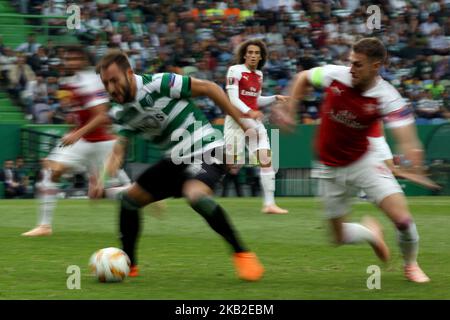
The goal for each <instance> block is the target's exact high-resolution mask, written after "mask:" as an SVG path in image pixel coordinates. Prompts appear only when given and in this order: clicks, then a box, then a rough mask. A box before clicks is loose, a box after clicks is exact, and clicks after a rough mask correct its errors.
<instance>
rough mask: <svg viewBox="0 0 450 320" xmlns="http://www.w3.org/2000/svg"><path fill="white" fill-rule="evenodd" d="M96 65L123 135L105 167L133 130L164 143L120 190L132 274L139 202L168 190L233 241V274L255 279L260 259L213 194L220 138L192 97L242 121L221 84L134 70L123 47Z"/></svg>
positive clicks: (220, 169) (111, 166)
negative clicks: (203, 99) (160, 152)
mask: <svg viewBox="0 0 450 320" xmlns="http://www.w3.org/2000/svg"><path fill="white" fill-rule="evenodd" d="M97 72H98V73H99V74H100V77H101V79H102V81H103V84H104V85H105V88H106V90H107V91H108V93H109V94H110V96H111V98H112V100H113V102H114V103H113V106H112V108H111V110H110V115H111V117H112V118H113V121H114V122H115V123H116V124H117V125H118V126H119V128H120V129H119V130H118V133H119V135H120V136H121V138H119V139H118V142H117V143H116V145H115V146H114V149H113V152H112V153H111V155H110V157H109V159H108V161H107V162H106V164H105V172H107V173H108V174H109V175H115V173H116V172H117V170H118V169H119V168H120V167H121V165H122V162H123V158H124V155H125V146H126V143H127V140H128V138H129V137H130V136H133V135H140V136H142V137H144V138H145V139H148V140H150V141H152V142H153V143H155V144H157V145H159V146H160V147H161V148H162V149H163V150H164V151H165V157H164V158H163V159H162V160H161V161H159V162H158V163H156V164H155V165H153V166H151V167H150V168H148V169H147V170H146V171H145V172H144V173H142V174H141V175H140V176H139V177H138V179H137V180H136V182H135V183H134V184H133V185H132V186H131V187H130V188H129V189H128V190H127V191H126V192H124V193H123V195H122V197H121V209H120V232H121V240H122V245H123V249H124V251H125V252H126V253H127V254H128V256H129V257H130V260H131V264H132V268H131V273H130V275H131V276H135V275H137V266H136V257H135V249H136V242H137V238H138V233H139V209H140V208H142V207H144V206H146V205H148V204H149V203H152V202H155V201H159V200H162V199H165V198H168V197H185V198H186V199H187V201H188V203H189V205H190V206H191V207H192V208H193V209H194V210H195V211H197V212H198V213H199V214H200V215H201V216H202V217H203V218H204V219H205V220H206V221H207V222H208V224H209V225H210V226H211V228H212V229H213V230H214V231H216V232H217V233H218V234H219V235H221V236H222V237H223V238H224V239H225V240H226V241H227V242H228V243H229V245H230V246H231V248H232V249H233V251H234V254H233V260H234V263H235V267H236V270H237V274H238V277H239V278H241V279H244V280H249V281H256V280H259V279H260V278H261V277H262V275H263V273H264V268H263V266H262V265H261V264H260V262H259V261H258V258H257V257H256V255H255V254H254V253H252V252H250V251H249V250H248V249H246V248H245V246H244V245H243V244H242V242H241V241H240V239H239V238H238V236H237V234H236V232H235V231H234V230H233V227H232V225H231V223H230V222H229V219H228V217H227V215H226V213H225V211H224V210H223V208H222V207H221V206H220V205H218V204H217V203H216V202H215V201H214V200H213V199H212V198H211V196H212V194H213V188H214V185H215V184H216V182H217V181H219V180H220V179H221V177H222V176H223V173H224V171H225V170H224V169H225V164H224V161H223V160H224V159H223V156H222V154H223V150H222V148H223V145H224V141H223V139H222V137H221V135H220V133H219V134H218V133H217V132H216V131H215V130H214V128H212V126H211V124H210V123H209V122H208V121H207V119H206V117H205V116H204V115H203V113H202V112H201V110H199V109H197V107H196V106H195V104H194V103H193V102H192V101H191V100H190V99H189V98H190V97H195V96H207V97H209V98H211V99H212V100H213V101H214V102H215V103H216V104H217V105H218V106H219V107H221V108H222V109H223V110H224V112H226V113H229V114H230V115H231V116H232V117H233V118H234V119H235V120H236V121H237V123H241V122H240V121H239V117H240V114H239V112H238V111H237V110H236V109H235V108H234V107H233V106H232V105H231V103H230V102H229V100H228V97H227V96H226V94H225V93H224V92H223V90H222V89H221V88H220V87H219V86H218V85H216V84H215V83H213V82H210V81H203V80H199V79H195V78H191V77H186V76H181V75H177V74H173V73H160V74H154V75H144V76H138V75H136V74H134V72H133V70H132V68H131V66H130V64H129V62H128V59H127V56H126V55H125V54H124V53H122V52H111V53H109V54H107V55H106V56H104V57H103V58H102V60H101V61H100V62H99V64H98V65H97ZM244 129H245V128H244Z"/></svg>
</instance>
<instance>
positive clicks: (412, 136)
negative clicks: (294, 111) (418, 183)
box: [391, 123, 423, 173]
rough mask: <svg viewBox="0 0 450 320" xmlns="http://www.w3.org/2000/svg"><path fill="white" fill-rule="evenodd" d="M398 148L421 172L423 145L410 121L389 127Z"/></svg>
mask: <svg viewBox="0 0 450 320" xmlns="http://www.w3.org/2000/svg"><path fill="white" fill-rule="evenodd" d="M391 131H392V134H393V135H394V139H395V141H396V142H397V148H398V150H399V151H400V152H401V153H402V154H404V155H405V157H406V159H408V160H409V161H411V164H412V166H413V168H415V169H416V170H417V171H418V172H417V173H422V168H423V147H422V143H421V142H420V140H419V138H418V137H417V132H416V126H415V125H414V124H413V123H411V124H408V125H405V126H401V127H394V128H391Z"/></svg>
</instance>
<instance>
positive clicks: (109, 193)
mask: <svg viewBox="0 0 450 320" xmlns="http://www.w3.org/2000/svg"><path fill="white" fill-rule="evenodd" d="M130 186H131V184H127V185H125V186H121V187H112V188H107V189H105V198H107V199H112V200H119V199H120V194H121V193H122V192H123V191H125V190H127V189H128V188H129V187H130Z"/></svg>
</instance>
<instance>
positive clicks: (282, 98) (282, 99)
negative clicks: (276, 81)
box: [275, 94, 290, 102]
mask: <svg viewBox="0 0 450 320" xmlns="http://www.w3.org/2000/svg"><path fill="white" fill-rule="evenodd" d="M289 98H290V97H289V96H282V95H279V94H277V95H276V96H275V100H276V101H278V102H288V101H289Z"/></svg>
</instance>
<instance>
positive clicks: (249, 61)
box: [224, 40, 288, 214]
mask: <svg viewBox="0 0 450 320" xmlns="http://www.w3.org/2000/svg"><path fill="white" fill-rule="evenodd" d="M236 58H237V59H236V60H237V62H238V63H239V64H237V65H233V66H231V67H230V68H229V69H228V72H227V86H226V89H227V93H228V97H229V98H230V101H231V103H232V104H233V105H234V106H235V107H236V108H238V109H239V110H240V111H241V112H242V113H243V115H244V117H243V118H241V121H242V123H245V124H246V125H247V126H249V127H250V128H252V130H250V131H248V132H244V131H243V130H242V129H241V128H240V127H239V125H238V124H237V123H236V122H235V121H234V120H233V119H232V118H231V117H230V116H226V117H225V125H224V134H225V143H226V152H227V154H228V155H230V156H231V157H232V158H233V159H232V160H233V162H235V161H236V160H237V163H238V164H239V163H242V162H243V161H244V160H245V154H244V152H245V147H247V149H248V150H249V153H250V157H255V156H256V158H257V159H258V164H259V166H260V167H261V170H260V181H261V187H262V191H263V197H264V204H263V208H262V212H264V213H272V214H285V213H288V211H287V210H285V209H282V208H280V207H278V206H277V205H276V204H275V198H274V194H275V171H274V169H273V167H272V157H271V154H270V142H269V137H268V135H267V130H266V128H265V127H264V124H263V122H262V119H263V117H264V115H263V113H262V112H261V111H259V107H262V106H267V105H270V104H271V103H274V102H275V101H281V102H285V101H287V97H286V96H281V95H274V96H265V97H264V96H261V88H262V83H263V73H262V71H261V68H262V67H263V66H264V64H265V61H266V58H267V48H266V46H265V44H264V42H262V41H261V40H247V41H245V42H244V43H242V44H241V45H240V46H239V48H238V51H237V57H236ZM246 137H248V138H249V142H248V143H246V141H245V140H246ZM233 164H234V163H233Z"/></svg>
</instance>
